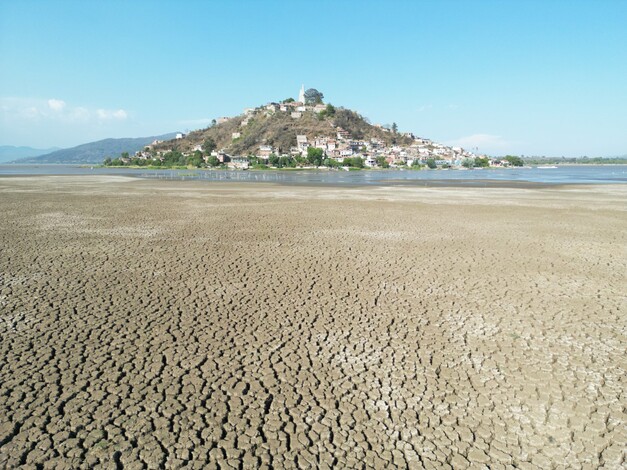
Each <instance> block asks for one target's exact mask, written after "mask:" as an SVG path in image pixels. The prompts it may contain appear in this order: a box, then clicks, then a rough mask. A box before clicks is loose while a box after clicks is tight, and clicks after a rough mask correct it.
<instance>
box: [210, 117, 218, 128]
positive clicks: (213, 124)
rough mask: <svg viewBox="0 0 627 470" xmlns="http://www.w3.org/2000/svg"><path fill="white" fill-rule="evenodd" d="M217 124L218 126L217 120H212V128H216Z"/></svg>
mask: <svg viewBox="0 0 627 470" xmlns="http://www.w3.org/2000/svg"><path fill="white" fill-rule="evenodd" d="M216 124H217V122H216V120H215V119H212V120H211V127H213V126H215V125H216Z"/></svg>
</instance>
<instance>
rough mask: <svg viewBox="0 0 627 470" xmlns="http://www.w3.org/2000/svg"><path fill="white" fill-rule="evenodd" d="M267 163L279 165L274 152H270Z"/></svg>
mask: <svg viewBox="0 0 627 470" xmlns="http://www.w3.org/2000/svg"><path fill="white" fill-rule="evenodd" d="M268 163H269V164H270V165H271V166H276V167H278V166H279V157H277V156H276V155H275V154H271V155H270V157H269V158H268Z"/></svg>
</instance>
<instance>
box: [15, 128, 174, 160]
mask: <svg viewBox="0 0 627 470" xmlns="http://www.w3.org/2000/svg"><path fill="white" fill-rule="evenodd" d="M175 135H176V133H174V132H171V133H168V134H163V135H158V136H149V137H128V138H107V139H102V140H97V141H94V142H87V143H85V144H81V145H77V146H76V147H71V148H67V149H61V150H56V151H54V152H50V153H47V154H44V155H38V156H35V157H25V158H20V159H17V160H14V161H12V162H10V163H44V164H45V163H66V164H81V163H90V164H100V163H102V160H103V159H104V158H105V157H108V156H112V155H119V154H120V153H122V152H128V153H130V154H133V153H135V152H137V151H138V150H141V149H143V148H144V147H145V146H147V145H150V144H151V143H153V142H154V141H156V140H167V139H171V138H173V137H174V136H175Z"/></svg>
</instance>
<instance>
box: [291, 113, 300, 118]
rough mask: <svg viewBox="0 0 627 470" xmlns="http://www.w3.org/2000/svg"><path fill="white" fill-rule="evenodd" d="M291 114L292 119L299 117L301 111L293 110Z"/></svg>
mask: <svg viewBox="0 0 627 470" xmlns="http://www.w3.org/2000/svg"><path fill="white" fill-rule="evenodd" d="M291 116H292V117H293V118H294V119H300V117H301V116H302V113H297V112H293V113H292V114H291Z"/></svg>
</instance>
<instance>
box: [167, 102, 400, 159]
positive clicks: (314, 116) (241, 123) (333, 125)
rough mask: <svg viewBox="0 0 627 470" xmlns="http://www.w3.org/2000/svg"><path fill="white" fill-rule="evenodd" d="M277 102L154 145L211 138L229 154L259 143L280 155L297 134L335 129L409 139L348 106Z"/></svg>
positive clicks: (315, 135) (327, 134)
mask: <svg viewBox="0 0 627 470" xmlns="http://www.w3.org/2000/svg"><path fill="white" fill-rule="evenodd" d="M281 106H282V105H281V104H277V103H270V104H269V105H266V106H263V107H259V108H255V109H254V110H247V111H246V112H245V113H244V114H242V115H239V116H235V117H232V118H222V122H220V123H219V124H215V125H214V126H211V127H208V128H206V129H202V130H197V131H194V132H190V133H189V134H188V135H186V136H183V138H180V139H175V140H174V141H168V142H163V143H160V144H158V145H157V146H155V149H156V150H166V149H167V150H178V151H180V152H190V151H193V150H194V149H195V148H197V147H198V146H199V145H200V146H201V145H202V144H203V142H205V141H206V140H207V139H212V140H213V142H215V144H216V147H217V148H218V149H221V150H222V151H224V152H226V153H228V154H230V155H256V154H257V153H258V151H259V149H260V147H262V146H263V147H272V149H273V151H274V152H276V153H277V155H280V154H287V153H289V152H290V150H292V149H295V148H297V144H298V142H297V136H299V135H300V136H306V137H307V141H308V142H313V141H314V140H315V139H324V138H326V139H330V140H333V139H337V135H338V132H340V133H342V134H344V135H346V136H347V137H350V138H351V139H353V140H358V141H359V140H367V141H371V140H373V139H374V140H377V141H379V142H381V143H383V144H385V145H410V144H411V143H412V142H413V139H412V137H411V136H409V135H401V134H398V133H393V132H391V131H390V130H389V129H386V128H383V127H380V126H374V125H372V124H370V123H369V122H368V121H367V120H366V118H364V117H363V116H361V115H360V114H359V113H357V112H355V111H351V110H349V109H344V108H334V107H332V106H328V105H327V106H325V107H324V109H322V110H315V109H310V110H305V111H301V112H298V111H294V112H292V111H289V109H288V111H281ZM327 109H328V111H327ZM294 114H295V115H296V117H294V116H293V115H294Z"/></svg>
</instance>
